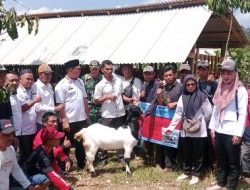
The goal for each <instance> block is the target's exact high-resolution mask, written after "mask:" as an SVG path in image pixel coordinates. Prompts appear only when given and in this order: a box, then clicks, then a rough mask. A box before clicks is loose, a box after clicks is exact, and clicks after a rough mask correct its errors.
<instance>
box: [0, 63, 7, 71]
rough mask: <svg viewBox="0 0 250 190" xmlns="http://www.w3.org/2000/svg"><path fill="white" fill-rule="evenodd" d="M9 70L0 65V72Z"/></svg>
mask: <svg viewBox="0 0 250 190" xmlns="http://www.w3.org/2000/svg"><path fill="white" fill-rule="evenodd" d="M6 71H7V69H6V68H5V67H4V66H3V65H2V64H0V72H6Z"/></svg>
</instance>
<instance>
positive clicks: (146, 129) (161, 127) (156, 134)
mask: <svg viewBox="0 0 250 190" xmlns="http://www.w3.org/2000/svg"><path fill="white" fill-rule="evenodd" d="M149 105H150V104H149V103H145V102H140V104H139V106H140V108H141V109H142V111H143V113H144V112H145V111H146V110H147V108H148V107H149ZM174 112H175V110H174V109H171V110H170V109H168V108H167V107H166V106H157V107H156V109H155V111H154V113H153V114H152V115H153V116H147V117H145V118H144V120H143V122H142V123H141V126H142V128H141V139H142V140H145V141H149V142H152V143H156V144H160V145H164V146H169V147H173V148H178V142H179V133H180V125H178V126H177V127H176V129H175V130H174V131H173V132H172V133H171V134H170V135H167V134H166V128H167V127H168V126H169V124H170V123H171V119H172V118H173V116H174Z"/></svg>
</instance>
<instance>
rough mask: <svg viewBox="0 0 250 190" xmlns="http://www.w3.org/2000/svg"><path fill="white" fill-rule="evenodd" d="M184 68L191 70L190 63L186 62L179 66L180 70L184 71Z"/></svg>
mask: <svg viewBox="0 0 250 190" xmlns="http://www.w3.org/2000/svg"><path fill="white" fill-rule="evenodd" d="M182 70H187V71H191V67H190V65H189V64H188V63H184V64H181V65H180V68H179V71H182Z"/></svg>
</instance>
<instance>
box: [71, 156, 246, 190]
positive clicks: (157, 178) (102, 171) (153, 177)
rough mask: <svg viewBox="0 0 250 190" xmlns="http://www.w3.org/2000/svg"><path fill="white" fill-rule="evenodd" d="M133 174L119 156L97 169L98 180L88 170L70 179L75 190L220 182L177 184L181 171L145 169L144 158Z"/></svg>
mask: <svg viewBox="0 0 250 190" xmlns="http://www.w3.org/2000/svg"><path fill="white" fill-rule="evenodd" d="M130 168H131V171H132V174H131V175H127V174H126V173H125V167H124V165H123V164H122V163H120V162H118V160H117V158H116V156H115V154H111V157H110V155H109V161H108V164H107V165H106V166H104V167H99V166H96V167H95V169H96V172H97V174H98V177H96V178H91V177H90V174H89V173H87V172H86V171H85V170H81V171H77V170H74V171H72V172H70V174H69V176H71V177H74V182H73V181H71V180H70V181H71V182H73V183H72V187H73V188H74V189H75V190H86V189H107V190H112V189H114V190H130V189H134V190H144V189H145V190H149V189H152V190H157V189H158V190H165V189H166V190H204V189H206V187H208V186H210V185H211V184H212V183H213V182H215V181H216V179H215V175H214V173H213V172H209V173H207V174H206V176H204V178H203V179H202V181H201V182H200V183H198V184H197V185H194V186H190V185H189V180H184V181H183V182H177V181H176V178H177V177H178V176H179V175H180V174H181V171H179V170H177V171H173V172H163V171H162V170H161V169H160V168H158V167H153V166H147V167H146V166H144V165H143V160H142V159H140V158H139V159H135V160H132V161H131V162H130ZM248 189H249V190H250V187H249V185H248V184H246V183H242V182H241V181H240V183H239V186H238V188H237V190H248Z"/></svg>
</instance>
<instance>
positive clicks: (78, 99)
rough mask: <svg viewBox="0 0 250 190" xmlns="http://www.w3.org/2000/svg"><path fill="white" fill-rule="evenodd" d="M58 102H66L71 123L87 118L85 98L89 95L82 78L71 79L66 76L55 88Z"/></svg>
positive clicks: (67, 114)
mask: <svg viewBox="0 0 250 190" xmlns="http://www.w3.org/2000/svg"><path fill="white" fill-rule="evenodd" d="M55 95H56V103H58V104H64V106H65V112H66V116H67V118H68V120H69V123H72V122H77V121H84V120H86V119H87V116H86V112H85V106H84V98H86V97H87V93H86V90H85V86H84V83H83V82H82V80H81V79H79V78H78V79H76V80H71V79H69V78H68V77H64V78H63V79H62V80H61V81H60V82H59V83H58V84H57V85H56V88H55Z"/></svg>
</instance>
